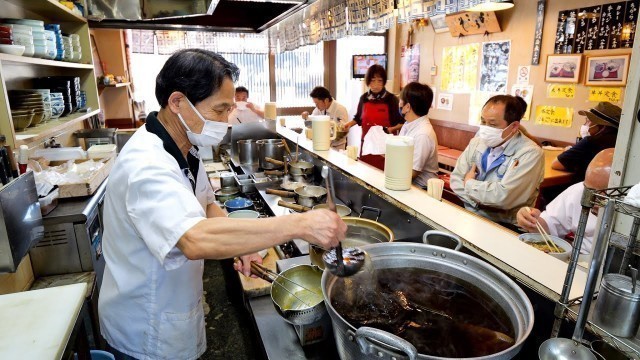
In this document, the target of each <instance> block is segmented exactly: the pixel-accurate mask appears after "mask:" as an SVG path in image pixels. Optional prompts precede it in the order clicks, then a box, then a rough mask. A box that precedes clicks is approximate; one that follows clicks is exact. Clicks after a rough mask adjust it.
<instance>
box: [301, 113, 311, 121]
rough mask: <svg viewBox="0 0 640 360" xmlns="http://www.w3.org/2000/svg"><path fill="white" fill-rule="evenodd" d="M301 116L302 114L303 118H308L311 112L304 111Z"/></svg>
mask: <svg viewBox="0 0 640 360" xmlns="http://www.w3.org/2000/svg"><path fill="white" fill-rule="evenodd" d="M300 116H302V118H303V119H304V120H307V119H308V118H309V112H308V111H303V112H302V114H300Z"/></svg>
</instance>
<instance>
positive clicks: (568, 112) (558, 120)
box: [536, 105, 573, 128]
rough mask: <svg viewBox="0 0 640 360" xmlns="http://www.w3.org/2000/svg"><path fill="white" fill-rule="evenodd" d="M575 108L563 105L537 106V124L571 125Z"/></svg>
mask: <svg viewBox="0 0 640 360" xmlns="http://www.w3.org/2000/svg"><path fill="white" fill-rule="evenodd" d="M572 121H573V108H568V107H562V106H546V105H538V106H536V124H538V125H548V126H560V127H567V128H568V127H571V122H572Z"/></svg>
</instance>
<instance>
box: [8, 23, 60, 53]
mask: <svg viewBox="0 0 640 360" xmlns="http://www.w3.org/2000/svg"><path fill="white" fill-rule="evenodd" d="M4 21H5V22H6V23H8V24H14V25H19V26H25V27H29V28H31V33H32V39H33V46H34V53H33V57H37V58H46V57H47V55H48V53H49V47H48V45H47V40H46V38H45V33H44V22H43V21H40V20H32V19H5V20H4ZM15 40H16V39H15V26H14V41H15ZM20 45H23V44H20ZM25 46H26V45H25ZM26 52H28V51H25V53H26Z"/></svg>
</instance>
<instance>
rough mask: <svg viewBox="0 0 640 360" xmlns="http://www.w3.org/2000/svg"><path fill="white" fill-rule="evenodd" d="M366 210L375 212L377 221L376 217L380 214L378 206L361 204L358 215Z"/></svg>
mask: <svg viewBox="0 0 640 360" xmlns="http://www.w3.org/2000/svg"><path fill="white" fill-rule="evenodd" d="M366 210H368V211H373V212H374V213H376V221H378V219H379V218H380V215H381V214H382V210H380V209H378V208H374V207H371V206H362V210H360V216H358V217H362V214H364V212H365V211H366Z"/></svg>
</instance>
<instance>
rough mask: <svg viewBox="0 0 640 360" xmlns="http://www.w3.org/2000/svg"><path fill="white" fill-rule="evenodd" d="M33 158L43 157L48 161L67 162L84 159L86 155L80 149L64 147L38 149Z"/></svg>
mask: <svg viewBox="0 0 640 360" xmlns="http://www.w3.org/2000/svg"><path fill="white" fill-rule="evenodd" d="M35 157H43V158H45V159H47V160H49V161H67V160H75V159H86V158H87V154H86V153H85V151H84V150H82V148H81V147H66V148H53V149H38V150H36V153H35Z"/></svg>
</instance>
